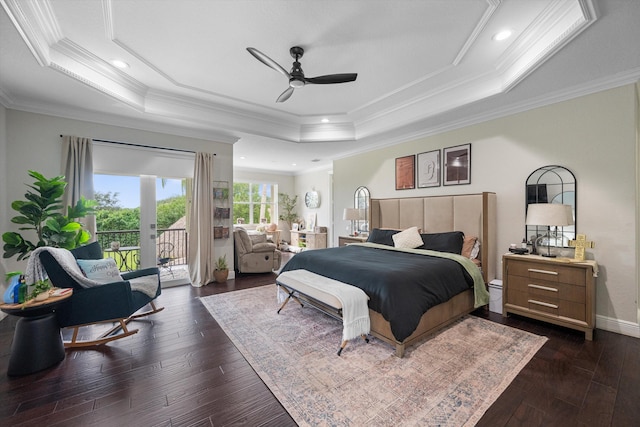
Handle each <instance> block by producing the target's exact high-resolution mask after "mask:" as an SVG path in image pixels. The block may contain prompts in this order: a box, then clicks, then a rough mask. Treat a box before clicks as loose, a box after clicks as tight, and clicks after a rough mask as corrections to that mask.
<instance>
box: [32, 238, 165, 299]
mask: <svg viewBox="0 0 640 427" xmlns="http://www.w3.org/2000/svg"><path fill="white" fill-rule="evenodd" d="M41 252H48V253H50V254H51V256H53V258H55V260H56V261H57V262H58V264H60V266H61V267H62V268H63V269H64V270H65V271H66V272H67V274H68V275H69V276H71V278H72V279H73V280H75V281H76V282H78V283H79V284H80V286H82V287H84V288H92V287H94V286H102V285H104V283H100V282H96V281H95V280H91V279H88V278H87V277H85V276H84V274H82V270H81V269H80V267H79V266H78V263H77V262H76V259H75V257H74V256H73V254H72V253H71V252H69V251H68V250H67V249H61V248H52V247H48V246H43V247H40V248H37V249H35V250H34V251H33V252H32V253H31V255H30V256H29V261H28V263H27V271H26V272H25V276H26V280H27V284H29V285H31V284H33V283H35V282H37V281H38V280H44V279H46V278H47V272H46V271H45V269H44V266H43V265H42V263H41V262H40V256H39V255H40V253H41ZM153 277H155V279H154V280H151V279H150V278H153ZM122 280H124V279H122ZM129 283H130V285H131V290H133V291H140V292H142V293H144V294H145V295H148V296H149V297H150V298H153V297H155V296H156V292H157V290H158V280H157V276H144V277H140V278H135V279H131V280H129Z"/></svg>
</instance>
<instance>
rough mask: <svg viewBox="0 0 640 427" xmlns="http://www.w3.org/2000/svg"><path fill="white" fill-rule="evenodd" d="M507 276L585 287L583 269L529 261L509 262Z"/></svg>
mask: <svg viewBox="0 0 640 427" xmlns="http://www.w3.org/2000/svg"><path fill="white" fill-rule="evenodd" d="M508 274H509V275H515V276H522V277H527V278H530V279H534V280H544V281H547V282H560V283H568V284H572V285H578V286H584V285H585V269H584V268H575V267H570V266H568V265H567V266H565V265H549V264H546V263H539V262H531V261H510V262H509V267H508Z"/></svg>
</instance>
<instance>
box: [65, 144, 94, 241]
mask: <svg viewBox="0 0 640 427" xmlns="http://www.w3.org/2000/svg"><path fill="white" fill-rule="evenodd" d="M62 173H63V175H64V176H65V180H66V181H67V187H66V188H65V191H64V195H63V196H62V202H63V206H64V209H65V210H66V209H67V207H68V206H69V205H75V204H76V203H77V202H78V200H80V197H82V196H84V198H85V199H93V198H94V191H93V145H92V141H91V139H90V138H79V137H76V136H69V135H65V136H64V137H63V138H62ZM83 222H84V224H85V228H86V229H87V231H89V233H91V237H92V240H95V235H96V218H95V216H93V215H90V216H88V217H86V218H84V219H83Z"/></svg>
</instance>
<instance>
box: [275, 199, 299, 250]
mask: <svg viewBox="0 0 640 427" xmlns="http://www.w3.org/2000/svg"><path fill="white" fill-rule="evenodd" d="M296 203H298V196H297V195H296V196H293V197H291V196H289V195H288V194H286V193H280V194H278V209H279V210H280V212H281V213H280V215H279V216H278V219H279V220H280V221H279V222H278V228H279V229H280V230H281V231H282V235H281V236H280V239H281V240H284V241H286V242H290V241H291V224H292V223H293V222H294V221H295V220H296V219H297V218H298V214H297V213H295V212H294V210H295V208H296Z"/></svg>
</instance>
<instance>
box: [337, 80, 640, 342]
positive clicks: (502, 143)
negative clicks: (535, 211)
mask: <svg viewBox="0 0 640 427" xmlns="http://www.w3.org/2000/svg"><path fill="white" fill-rule="evenodd" d="M636 96H637V95H636V86H635V85H627V86H624V87H620V88H616V89H612V90H608V91H603V92H600V93H597V94H593V95H589V96H584V97H580V98H577V99H574V100H570V101H566V102H562V103H558V104H555V105H551V106H547V107H541V108H537V109H534V110H531V111H527V112H524V113H520V114H516V115H512V116H509V117H505V118H500V119H496V120H491V121H488V122H485V123H481V124H478V125H473V126H467V127H464V128H461V129H458V130H455V131H450V132H446V133H443V134H440V135H434V136H430V137H426V138H422V139H419V140H416V141H412V142H407V143H404V144H400V145H396V146H393V147H389V148H385V149H381V150H376V151H372V152H369V153H365V154H360V155H358V156H357V158H356V157H351V158H345V159H341V160H338V161H336V162H334V167H333V171H334V182H335V184H334V208H333V211H334V216H335V217H336V218H338V217H339V213H340V212H341V211H342V208H343V207H344V206H347V205H349V206H351V205H352V204H353V191H354V189H355V187H357V186H358V185H364V186H366V187H368V188H369V190H370V191H371V196H372V197H373V198H385V197H411V196H425V195H441V194H465V193H478V192H482V191H493V192H496V193H497V200H498V212H497V216H498V218H497V220H498V242H497V248H498V253H499V254H500V255H501V254H502V253H504V252H506V250H507V248H508V246H509V243H516V242H520V241H522V238H523V237H524V217H525V213H524V208H525V191H524V190H525V181H526V179H527V176H528V175H529V174H530V173H531V172H533V171H534V170H535V169H537V168H538V167H540V166H545V165H561V166H564V167H566V168H568V169H569V170H571V171H572V172H573V173H574V174H575V176H576V180H577V205H578V206H577V208H578V224H577V230H578V232H580V233H584V234H586V235H587V238H588V239H589V240H593V241H594V242H595V243H596V247H595V249H591V250H588V251H587V256H588V257H589V258H595V259H596V260H597V261H598V264H599V266H600V275H599V277H598V279H597V297H596V313H597V322H598V327H601V328H603V327H604V328H605V329H610V330H615V329H617V328H619V329H622V330H623V331H622V332H624V333H627V334H628V335H634V336H640V332H639V330H638V321H637V312H638V310H637V308H638V306H637V293H638V285H637V282H636V276H637V264H636V259H637V254H636V252H637V241H636V198H637V187H636V180H635V179H634V177H635V174H636V139H637V138H636V126H637V122H638V112H637V109H636ZM466 143H471V184H469V185H461V186H446V187H444V186H441V187H437V188H428V189H416V190H404V191H395V189H394V176H395V175H394V169H395V165H394V161H395V158H396V157H400V156H405V155H410V154H417V153H421V152H424V151H430V150H434V149H440V148H446V147H450V146H455V145H460V144H466ZM356 164H357V167H354V165H356ZM499 259H500V257H499ZM497 267H498V271H502V266H501V265H500V266H497Z"/></svg>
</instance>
